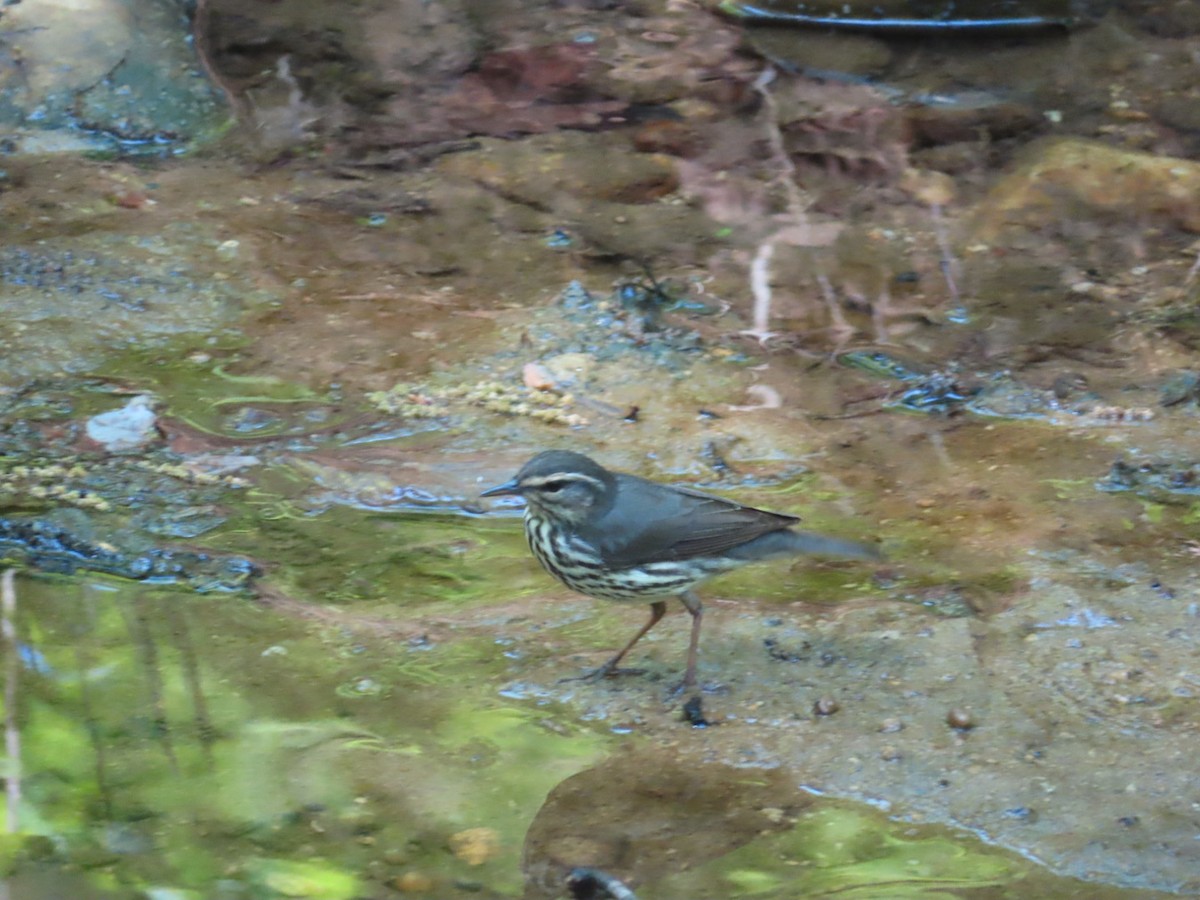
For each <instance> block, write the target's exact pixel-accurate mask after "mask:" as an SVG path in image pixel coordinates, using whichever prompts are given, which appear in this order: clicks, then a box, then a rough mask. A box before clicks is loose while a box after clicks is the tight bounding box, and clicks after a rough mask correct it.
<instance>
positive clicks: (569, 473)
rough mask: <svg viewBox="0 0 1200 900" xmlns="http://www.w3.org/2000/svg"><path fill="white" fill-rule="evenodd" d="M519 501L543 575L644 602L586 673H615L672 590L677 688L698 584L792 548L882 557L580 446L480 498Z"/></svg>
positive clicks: (540, 458)
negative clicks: (620, 639) (681, 629)
mask: <svg viewBox="0 0 1200 900" xmlns="http://www.w3.org/2000/svg"><path fill="white" fill-rule="evenodd" d="M503 495H518V496H521V497H523V498H524V499H525V503H526V507H525V536H526V538H527V539H528V540H529V549H530V550H532V551H533V555H534V556H535V557H537V560H538V562H540V563H541V564H542V568H544V569H545V570H546V571H547V572H549V573H550V574H551V575H553V576H554V577H555V578H557V579H558V580H559V581H561V582H562V583H563V584H565V585H566V586H567V587H569V588H571V589H572V590H575V591H578V592H579V593H581V594H587V595H588V596H589V597H599V598H600V599H602V600H618V601H626V602H629V601H633V602H640V603H649V604H650V621H648V622H647V623H646V624H645V625H644V626H642V628H641V630H640V631H638V633H637V634H635V635H634V636H633V639H632V640H631V641H629V643H628V644H626V645H625V646H624V647H623V648H621V650H620V651H619V652H618V653H617V654H616V656H614V657H613V658H612V659H610V660H609V661H608V662H606V663H605V664H604V665H603V666H601V667H600V668H599V669H597V670H596V671H595V672H593V673H592V675H593V676H604V675H616V674H618V673H619V671H620V670H618V668H617V665H618V664H619V663H620V662H621V660H622V659H623V658H624V657H625V654H626V653H628V652H629V651H630V649H632V648H633V645H634V644H636V643H637V642H638V641H639V640H641V638H642V636H643V635H644V634H646V632H648V631H649V630H650V629H651V628H653V627H654V626H655V625H656V624H658V621H659V620H660V619H661V618H662V617H663V615H664V614H665V613H666V610H667V604H666V600H665V599H664V598H666V597H671V596H677V597H678V598H679V599H680V601H681V602H682V603H683V605H684V607H685V608H686V609H687V611H688V612H689V613H690V614H691V616H692V635H691V642H690V643H689V644H688V656H687V669H686V670H685V672H684V676H683V683H682V684H681V687H683V688H688V687H692V686H693V685H694V684H695V683H696V653H697V648H698V646H699V642H700V622H701V605H700V598H698V597H697V596H696V595H695V593H694V592H693V591H692V588H693V587H695V586H696V585H697V584H699V583H700V582H702V581H704V580H705V579H707V578H710V577H712V576H713V575H717V574H719V573H721V572H727V571H729V570H730V569H736V568H738V567H740V566H744V565H746V564H747V563H752V562H757V561H759V560H763V559H773V558H775V557H779V556H792V555H794V554H798V553H813V554H820V555H827V556H845V557H853V558H858V559H881V558H882V557H881V555H880V553H879V551H878V550H877V549H875V548H874V547H871V546H868V545H865V544H859V543H856V542H854V541H845V540H841V539H839V538H833V537H826V536H824V535H820V534H813V533H811V532H804V531H794V530H792V527H791V526H792V525H794V524H795V523H796V522H798V521H799V519H798V518H797V517H796V516H789V515H785V514H782V513H773V512H767V511H765V510H761V509H754V508H753V507H749V506H742V505H741V504H740V503H735V502H733V501H732V500H725V499H723V498H721V497H713V496H711V495H709V494H702V493H700V492H699V491H693V490H691V489H689V488H680V487H672V486H670V485H665V484H657V483H655V482H653V481H647V480H646V479H644V478H639V477H637V476H636V475H627V474H625V473H623V472H610V471H609V470H608V469H606V468H604V467H603V466H602V465H600V464H599V463H597V462H595V461H594V460H592V459H590V458H589V457H586V456H584V455H583V454H581V453H573V452H571V451H569V450H546V451H544V452H542V453H539V454H538V455H537V456H535V457H534V458H533V459H531V460H530V461H529V462H527V463H526V464H525V465H524V466H523V467H522V468H521V471H520V472H518V473H517V475H516V477H515V478H513V479H512V480H511V481H506V482H505V483H504V484H500V485H497V486H496V487H493V488H489V489H488V490H486V491H484V492H483V494H482V496H484V497H498V496H503Z"/></svg>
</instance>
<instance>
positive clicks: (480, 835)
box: [450, 828, 500, 866]
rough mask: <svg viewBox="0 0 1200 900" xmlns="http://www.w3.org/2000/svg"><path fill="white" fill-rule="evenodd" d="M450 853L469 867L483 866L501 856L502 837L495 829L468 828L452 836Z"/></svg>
mask: <svg viewBox="0 0 1200 900" xmlns="http://www.w3.org/2000/svg"><path fill="white" fill-rule="evenodd" d="M450 852H452V853H453V854H454V855H455V856H456V857H457V858H458V859H460V860H462V861H463V862H465V863H466V864H467V865H468V866H481V865H483V864H484V863H485V862H487V861H488V860H490V859H495V858H496V857H497V856H499V855H500V835H499V833H498V832H497V831H496V829H494V828H467V829H465V830H464V831H459V832H457V833H455V834H452V835H450Z"/></svg>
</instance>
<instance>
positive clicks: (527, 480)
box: [480, 450, 616, 525]
mask: <svg viewBox="0 0 1200 900" xmlns="http://www.w3.org/2000/svg"><path fill="white" fill-rule="evenodd" d="M615 488H616V481H615V479H614V478H613V475H612V473H611V472H609V471H608V470H607V469H606V468H604V466H602V465H600V464H599V463H598V462H596V461H595V460H592V459H589V458H588V457H586V456H584V455H583V454H582V453H573V452H572V451H570V450H546V451H544V452H542V453H539V454H538V455H537V456H535V457H534V458H533V459H531V460H530V461H529V462H527V463H525V465H524V466H522V467H521V471H520V472H518V473H517V475H516V477H515V478H513V479H512V480H510V481H506V482H504V484H498V485H496V486H495V487H493V488H488V489H487V490H486V491H484V492H483V493H482V494H480V496H481V497H503V496H510V495H515V496H520V497H523V498H524V499H525V502H526V503H528V504H529V506H530V508H531V509H532V510H533V511H534V512H537V513H541V514H542V515H544V516H547V517H549V518H552V519H558V520H559V521H562V522H565V523H568V524H571V525H579V524H581V523H582V522H584V521H586V519H587V518H588V516H589V515H591V514H592V513H594V512H595V511H596V510H597V509H599V508H603V507H604V505H605V504H606V501H608V500H609V499H610V498H611V495H612V492H613V491H614V490H615Z"/></svg>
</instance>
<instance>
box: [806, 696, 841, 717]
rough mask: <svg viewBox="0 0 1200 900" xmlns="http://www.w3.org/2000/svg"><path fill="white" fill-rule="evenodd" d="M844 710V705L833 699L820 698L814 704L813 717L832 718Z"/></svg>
mask: <svg viewBox="0 0 1200 900" xmlns="http://www.w3.org/2000/svg"><path fill="white" fill-rule="evenodd" d="M841 708H842V704H840V703H838V702H837V701H836V700H834V699H833V698H832V697H820V698H819V699H818V700H817V702H816V703H814V704H813V715H817V716H832V715H833V714H834V713H836V712H837V711H838V710H840V709H841Z"/></svg>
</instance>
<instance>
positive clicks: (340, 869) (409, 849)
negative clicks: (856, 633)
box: [0, 576, 1128, 900]
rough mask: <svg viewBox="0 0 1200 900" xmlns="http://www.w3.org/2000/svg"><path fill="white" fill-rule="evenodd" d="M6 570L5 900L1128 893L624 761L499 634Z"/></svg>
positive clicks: (676, 767)
mask: <svg viewBox="0 0 1200 900" xmlns="http://www.w3.org/2000/svg"><path fill="white" fill-rule="evenodd" d="M10 588H11V589H9V590H6V591H5V600H6V604H5V605H6V608H5V615H4V620H5V624H6V634H7V635H9V637H8V638H7V639H6V641H7V644H6V650H5V659H6V663H5V667H4V671H5V679H6V685H5V686H6V694H5V696H6V707H5V708H6V721H5V727H6V737H7V744H6V746H7V748H8V756H7V758H6V759H5V767H4V772H5V774H6V786H7V792H8V793H7V797H8V801H9V803H8V805H7V807H6V808H7V811H8V825H9V827H8V832H9V833H8V834H7V835H6V836H5V837H4V838H3V840H2V841H0V848H3V851H4V852H3V856H2V857H0V863H2V864H3V873H4V876H5V879H6V880H5V882H4V887H5V890H6V896H8V897H20V898H41V897H47V898H48V897H61V896H72V897H83V898H90V897H97V898H99V897H107V896H137V897H155V898H176V897H180V898H182V897H194V896H204V897H220V898H226V897H227V898H251V897H253V898H259V897H314V898H327V900H340V898H346V900H349V898H353V897H365V896H388V895H390V894H391V892H392V891H393V890H400V891H402V892H405V893H412V894H415V895H417V896H458V895H460V894H461V895H463V896H475V897H480V896H482V897H517V896H525V897H554V896H559V894H558V891H559V888H560V886H561V884H562V880H561V879H562V877H563V876H564V875H565V873H566V872H567V871H569V870H570V869H572V868H575V867H576V866H580V865H585V866H595V867H597V868H602V869H605V870H609V871H613V872H614V873H616V874H617V875H619V876H620V877H622V878H628V879H630V880H631V883H633V884H635V885H639V886H640V887H639V888H638V890H639V895H640V896H643V897H656V896H657V897H667V896H673V897H678V896H691V897H718V896H720V897H735V896H756V897H779V898H783V897H792V896H800V895H801V894H798V893H796V892H797V891H801V892H802V894H803V895H804V896H823V895H825V894H826V893H836V894H837V895H838V896H855V897H879V896H885V894H881V893H879V891H880V890H884V889H885V886H887V885H891V886H892V887H887V888H886V890H893V889H895V890H900V893H887V894H886V896H905V897H944V896H964V897H966V896H971V897H976V896H979V897H983V896H987V897H1009V896H1031V895H1030V894H1023V895H1022V894H1020V893H1019V889H1020V886H1021V885H1025V886H1029V885H1031V884H1033V883H1035V882H1036V883H1037V885H1038V888H1037V892H1036V895H1037V896H1039V897H1064V898H1065V897H1082V896H1088V897H1109V896H1111V897H1118V896H1128V895H1126V894H1123V893H1122V892H1119V891H1105V889H1103V888H1095V887H1094V886H1093V887H1089V888H1088V889H1087V890H1086V891H1084V890H1083V888H1082V886H1080V885H1078V884H1077V883H1075V882H1071V881H1067V880H1061V879H1051V878H1048V877H1047V876H1044V875H1040V874H1039V873H1038V872H1037V870H1036V869H1035V868H1034V867H1032V866H1031V865H1030V864H1029V863H1027V862H1025V861H1024V860H1021V859H1018V858H1016V857H1013V856H1011V855H1009V854H1004V853H999V852H996V851H992V850H989V849H986V848H984V847H983V846H982V845H980V844H979V843H977V842H976V841H974V840H973V839H965V838H964V837H962V836H956V835H954V834H952V833H950V832H947V831H945V830H944V829H931V828H917V827H908V826H898V825H896V824H895V823H888V822H887V821H886V820H885V819H884V818H883V817H882V816H880V815H878V814H876V813H874V812H872V811H870V810H867V809H864V808H862V807H854V806H852V805H849V804H836V803H827V802H825V801H823V800H819V799H817V798H814V797H812V796H809V795H805V794H803V793H801V792H799V791H798V790H797V788H796V787H795V784H794V781H793V776H792V775H790V774H788V773H786V772H783V771H781V770H774V771H762V770H756V769H742V768H736V767H731V766H727V765H719V764H715V763H697V762H695V761H691V762H689V761H688V760H687V758H686V754H684V755H680V754H679V753H678V752H677V751H676V750H675V749H671V748H665V747H644V746H639V745H638V744H636V743H633V744H630V745H627V746H625V747H624V748H623V749H619V750H617V752H615V753H611V754H608V755H607V756H606V754H605V752H604V751H605V749H606V748H609V749H612V745H613V741H614V738H613V737H612V736H611V735H601V734H598V733H597V732H592V731H585V730H582V729H580V728H579V727H578V725H576V724H575V722H574V719H573V718H571V717H569V716H565V715H560V713H559V711H558V710H557V709H556V708H555V707H554V706H553V704H551V703H549V702H546V701H539V702H536V703H533V702H530V703H528V704H526V705H524V706H513V705H501V704H498V703H497V702H496V694H495V690H494V688H493V687H492V686H491V685H493V684H498V683H500V682H501V681H502V677H501V675H500V674H499V672H498V671H497V670H496V667H497V666H498V665H504V662H498V660H503V659H504V657H503V655H502V654H500V653H498V652H497V649H496V646H495V643H494V641H493V640H486V641H481V642H472V641H470V640H468V641H463V642H460V643H459V644H458V645H457V646H453V647H452V646H448V645H447V646H435V647H433V648H428V647H422V648H418V647H415V646H404V645H396V644H395V643H391V644H386V643H383V642H379V641H372V640H361V639H359V638H356V637H355V636H354V635H353V634H352V633H351V632H350V631H349V630H347V629H345V628H343V627H340V626H338V627H335V626H312V625H310V624H308V623H300V622H297V621H293V620H289V619H287V618H285V617H283V616H282V615H280V614H279V613H277V612H275V611H273V610H267V609H263V608H261V607H257V606H255V605H253V604H251V603H248V602H247V601H245V600H243V599H233V598H227V597H219V598H213V597H196V596H192V595H186V594H181V593H175V592H172V591H168V590H164V589H157V588H148V587H146V586H144V585H130V584H123V583H118V582H111V581H97V580H84V581H71V580H66V579H61V578H46V577H24V576H23V577H22V578H20V579H16V580H12V579H10ZM687 734H688V732H687V731H686V730H684V729H682V728H681V738H684V737H686V736H687ZM605 756H606V758H604V759H603V760H602V759H601V757H605ZM16 757H19V762H18V760H17V758H16ZM14 799H16V800H17V801H18V802H17V803H16V804H15V805H14V804H13V803H12V801H13V800H14ZM897 885H899V886H900V887H896V886H897ZM1014 890H1018V893H1012V891H1014ZM847 891H848V892H849V893H846V892H847Z"/></svg>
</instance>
